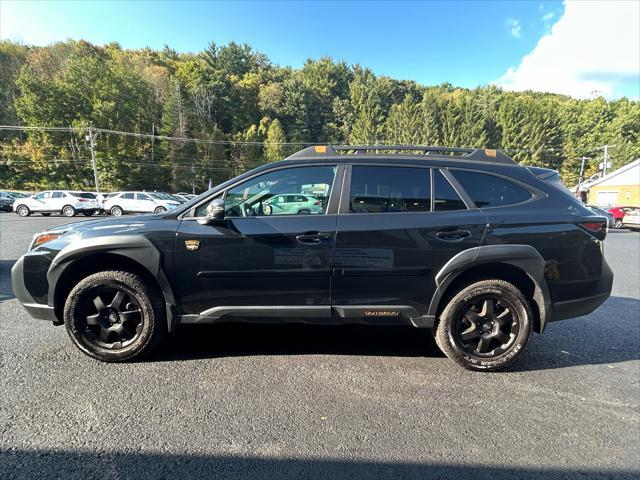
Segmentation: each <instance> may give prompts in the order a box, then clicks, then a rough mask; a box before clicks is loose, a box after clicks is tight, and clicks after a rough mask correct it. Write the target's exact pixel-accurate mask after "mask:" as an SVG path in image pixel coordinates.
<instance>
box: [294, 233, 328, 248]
mask: <svg viewBox="0 0 640 480" xmlns="http://www.w3.org/2000/svg"><path fill="white" fill-rule="evenodd" d="M330 238H331V235H327V234H326V233H305V234H303V235H298V236H296V240H297V242H298V243H302V244H303V245H318V244H320V243H322V241H323V240H329V239H330Z"/></svg>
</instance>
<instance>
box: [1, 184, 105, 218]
mask: <svg viewBox="0 0 640 480" xmlns="http://www.w3.org/2000/svg"><path fill="white" fill-rule="evenodd" d="M13 210H14V211H15V212H16V213H17V214H18V215H20V216H21V217H27V216H29V215H31V214H32V213H40V214H42V215H44V216H48V215H51V214H52V213H60V214H62V215H64V216H65V217H73V216H75V215H76V214H78V213H82V214H83V215H87V216H90V215H93V214H94V213H98V212H100V205H98V201H97V200H96V196H95V194H93V193H91V192H76V191H72V190H47V191H44V192H40V193H36V194H35V195H32V196H30V197H25V198H18V199H16V200H15V201H14V202H13Z"/></svg>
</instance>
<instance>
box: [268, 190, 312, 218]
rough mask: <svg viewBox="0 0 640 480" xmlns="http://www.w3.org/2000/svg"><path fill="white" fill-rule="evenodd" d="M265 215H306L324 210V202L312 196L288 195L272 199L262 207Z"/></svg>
mask: <svg viewBox="0 0 640 480" xmlns="http://www.w3.org/2000/svg"><path fill="white" fill-rule="evenodd" d="M262 210H263V213H264V214H265V215H305V214H311V213H319V212H321V211H322V210H323V208H322V202H321V201H320V200H318V199H317V198H315V197H312V196H311V195H302V194H299V193H286V194H283V195H276V196H275V197H272V198H270V199H269V200H267V201H266V202H264V203H263V205H262Z"/></svg>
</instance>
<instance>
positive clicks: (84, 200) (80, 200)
mask: <svg viewBox="0 0 640 480" xmlns="http://www.w3.org/2000/svg"><path fill="white" fill-rule="evenodd" d="M78 201H79V202H86V201H87V199H86V198H79V199H78Z"/></svg>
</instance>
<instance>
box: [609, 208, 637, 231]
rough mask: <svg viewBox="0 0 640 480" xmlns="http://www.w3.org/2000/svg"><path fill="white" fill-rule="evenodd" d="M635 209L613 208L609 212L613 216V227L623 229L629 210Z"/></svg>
mask: <svg viewBox="0 0 640 480" xmlns="http://www.w3.org/2000/svg"><path fill="white" fill-rule="evenodd" d="M633 209H634V207H624V206H617V207H611V208H609V209H608V210H607V212H609V213H610V214H612V215H613V225H614V227H615V228H623V218H624V215H625V213H626V212H627V210H633Z"/></svg>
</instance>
